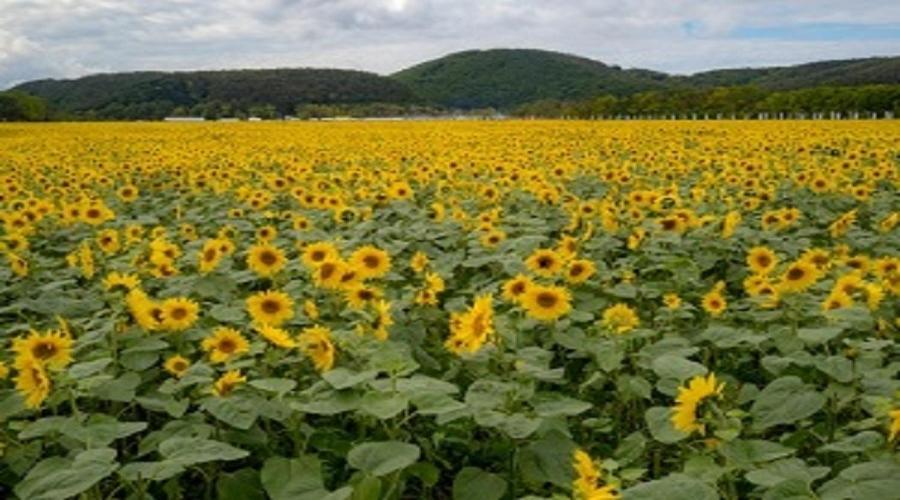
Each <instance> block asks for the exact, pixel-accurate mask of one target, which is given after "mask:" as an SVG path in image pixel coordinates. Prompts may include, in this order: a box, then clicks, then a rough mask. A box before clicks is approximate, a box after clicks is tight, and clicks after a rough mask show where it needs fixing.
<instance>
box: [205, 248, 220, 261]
mask: <svg viewBox="0 0 900 500" xmlns="http://www.w3.org/2000/svg"><path fill="white" fill-rule="evenodd" d="M216 253H217V252H216V249H215V248H209V249H207V250H206V251H205V252H203V260H205V261H206V262H212V261H214V260H216Z"/></svg>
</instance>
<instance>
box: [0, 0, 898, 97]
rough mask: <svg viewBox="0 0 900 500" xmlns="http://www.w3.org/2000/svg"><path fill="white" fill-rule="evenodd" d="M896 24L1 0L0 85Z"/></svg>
mask: <svg viewBox="0 0 900 500" xmlns="http://www.w3.org/2000/svg"><path fill="white" fill-rule="evenodd" d="M816 23H854V24H860V25H864V24H872V25H881V26H884V25H900V3H897V2H896V1H895V0H858V1H855V2H849V1H846V0H731V1H727V0H557V1H552V2H551V1H547V0H216V1H207V0H153V1H146V0H0V88H4V87H6V86H8V85H9V84H12V83H14V82H18V81H22V80H27V79H34V78H45V77H75V76H80V75H83V74H86V73H91V72H99V71H127V70H140V69H164V70H176V69H181V70H186V69H201V68H202V69H212V68H232V67H272V66H280V67H285V66H292V67H297V66H325V67H344V68H357V69H366V70H371V71H376V72H381V73H388V72H392V71H395V70H398V69H401V68H403V67H405V66H408V65H410V64H413V63H417V62H421V61H423V60H425V59H428V58H432V57H437V56H441V55H443V54H446V53H449V52H454V51H457V50H463V49H471V48H491V47H498V46H502V47H535V48H546V49H553V50H560V51H565V52H572V53H575V54H579V55H584V56H587V57H592V58H595V59H599V60H602V61H604V62H607V63H610V64H617V65H620V66H625V67H645V68H649V69H658V70H665V71H673V72H682V73H683V72H692V71H698V70H703V69H710V68H713V67H737V66H748V65H770V64H789V63H797V62H804V61H811V60H820V59H829V58H844V57H863V56H869V55H897V54H900V40H885V39H880V40H863V39H860V40H850V41H846V40H845V41H841V42H829V41H811V40H805V41H801V40H790V39H783V40H777V39H772V40H768V39H757V40H741V39H737V38H735V37H733V36H732V33H733V32H734V31H735V30H736V29H738V28H741V27H767V26H776V27H783V26H793V25H808V24H816Z"/></svg>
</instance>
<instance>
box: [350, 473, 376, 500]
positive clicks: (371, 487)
mask: <svg viewBox="0 0 900 500" xmlns="http://www.w3.org/2000/svg"><path fill="white" fill-rule="evenodd" d="M350 498H351V500H381V480H380V479H378V478H377V477H373V476H366V477H364V478H362V481H360V482H358V483H356V485H354V486H353V495H352V496H351V497H350Z"/></svg>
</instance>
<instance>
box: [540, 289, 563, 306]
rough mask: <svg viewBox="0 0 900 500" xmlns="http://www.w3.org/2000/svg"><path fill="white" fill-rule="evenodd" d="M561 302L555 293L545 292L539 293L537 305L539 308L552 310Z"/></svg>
mask: <svg viewBox="0 0 900 500" xmlns="http://www.w3.org/2000/svg"><path fill="white" fill-rule="evenodd" d="M557 302H559V297H557V296H556V294H555V293H550V292H543V293H539V294H538V296H537V303H538V305H539V306H541V307H543V308H545V309H550V308H552V307H553V306H555V305H556V303H557Z"/></svg>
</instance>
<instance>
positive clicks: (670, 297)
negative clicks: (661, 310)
mask: <svg viewBox="0 0 900 500" xmlns="http://www.w3.org/2000/svg"><path fill="white" fill-rule="evenodd" d="M663 304H665V305H666V308H667V309H669V310H670V311H674V310H675V309H678V308H679V307H681V297H679V296H678V294H677V293H667V294H665V295H663Z"/></svg>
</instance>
